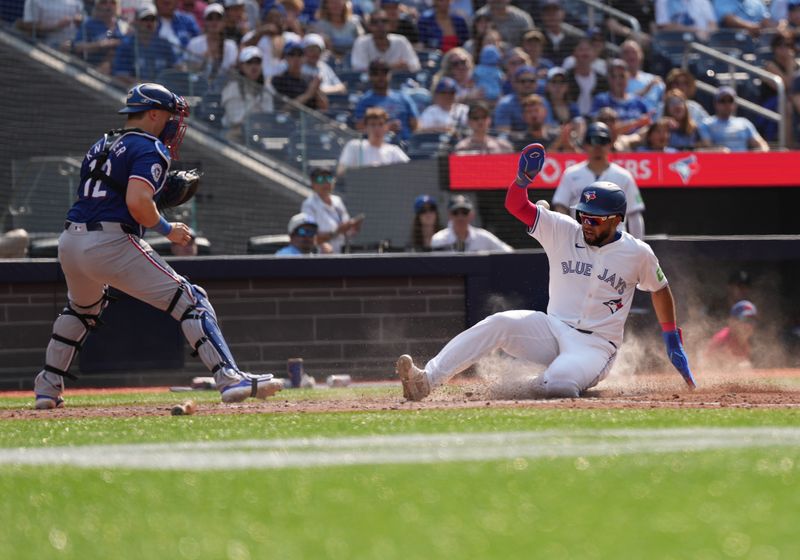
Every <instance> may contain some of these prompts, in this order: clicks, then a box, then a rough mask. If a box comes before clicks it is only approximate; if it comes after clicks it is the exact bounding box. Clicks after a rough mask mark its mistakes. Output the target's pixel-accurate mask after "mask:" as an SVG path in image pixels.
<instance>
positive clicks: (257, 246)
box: [247, 233, 289, 255]
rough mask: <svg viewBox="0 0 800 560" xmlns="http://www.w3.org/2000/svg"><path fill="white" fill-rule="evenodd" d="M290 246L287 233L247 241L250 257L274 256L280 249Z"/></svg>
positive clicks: (261, 236)
mask: <svg viewBox="0 0 800 560" xmlns="http://www.w3.org/2000/svg"><path fill="white" fill-rule="evenodd" d="M288 244H289V236H288V235H287V234H285V233H283V234H278V235H256V236H254V237H251V238H250V239H248V240H247V254H248V255H272V254H274V253H275V251H277V250H278V249H281V248H283V247H286V246H287V245H288Z"/></svg>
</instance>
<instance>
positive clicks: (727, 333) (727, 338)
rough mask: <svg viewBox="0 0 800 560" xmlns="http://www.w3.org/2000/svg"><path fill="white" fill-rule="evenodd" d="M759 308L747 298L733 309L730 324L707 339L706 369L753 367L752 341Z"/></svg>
mask: <svg viewBox="0 0 800 560" xmlns="http://www.w3.org/2000/svg"><path fill="white" fill-rule="evenodd" d="M757 317H758V310H757V309H756V306H755V305H754V304H753V303H752V302H750V301H748V300H741V301H738V302H736V303H735V304H734V306H733V307H732V308H731V310H730V316H729V317H728V324H727V326H726V327H725V328H723V329H722V330H720V331H719V332H717V333H716V334H715V335H714V336H713V337H712V338H711V340H710V341H708V343H707V345H706V347H705V350H704V351H703V354H702V363H703V367H705V368H720V369H722V368H724V369H725V370H726V371H727V370H730V369H732V368H746V369H747V368H751V367H753V363H752V349H751V347H750V340H751V339H752V337H753V335H754V334H755V329H756V321H757Z"/></svg>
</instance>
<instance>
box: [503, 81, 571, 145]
mask: <svg viewBox="0 0 800 560" xmlns="http://www.w3.org/2000/svg"><path fill="white" fill-rule="evenodd" d="M521 103H522V120H523V121H525V124H526V125H527V127H528V128H527V129H526V130H525V132H524V133H516V134H512V138H514V149H515V150H518V151H519V150H522V149H523V148H524V147H525V146H527V145H529V144H533V143H539V144H542V145H543V146H544V147H545V148H547V150H548V151H549V152H564V151H566V152H574V151H577V146H576V145H574V144H572V143H571V142H570V132H571V128H570V126H564V127H561V126H558V125H556V126H550V125H548V124H547V107H546V106H545V102H544V98H543V97H542V96H541V95H537V94H535V93H534V94H532V95H529V96H527V97H525V98H523V99H522V102H521Z"/></svg>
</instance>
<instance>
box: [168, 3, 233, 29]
mask: <svg viewBox="0 0 800 560" xmlns="http://www.w3.org/2000/svg"><path fill="white" fill-rule="evenodd" d="M221 6H222V4H220V7H221ZM207 7H208V3H207V2H205V1H204V0H179V1H178V9H179V10H180V11H182V12H184V13H186V14H189V15H190V16H192V17H193V18H194V22H195V23H196V24H197V28H198V29H200V30H203V29H204V26H205V18H204V17H203V16H204V14H205V12H206V8H207ZM223 11H224V10H223Z"/></svg>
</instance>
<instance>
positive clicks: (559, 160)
mask: <svg viewBox="0 0 800 560" xmlns="http://www.w3.org/2000/svg"><path fill="white" fill-rule="evenodd" d="M517 160H518V156H517V154H497V155H451V156H450V188H451V189H453V190H481V189H484V190H493V189H505V188H507V187H508V184H509V183H510V182H511V180H512V179H513V178H514V176H515V175H516V173H517ZM585 160H586V156H585V155H584V154H548V156H547V161H546V162H545V164H544V167H543V168H542V171H541V173H539V176H538V177H536V180H535V181H534V182H533V184H532V185H531V186H532V188H539V189H555V188H556V187H557V186H558V183H559V181H560V180H561V175H562V174H563V173H564V169H566V168H567V167H568V166H570V165H572V164H574V163H579V162H582V161H585ZM611 161H613V162H614V163H616V164H618V165H621V166H622V167H624V168H625V169H627V170H628V171H630V172H631V174H632V175H633V177H634V179H636V183H637V184H638V185H639V187H641V188H650V189H654V188H680V187H687V188H723V187H762V186H763V187H800V174H798V169H799V168H800V152H767V153H758V152H744V153H737V154H723V153H711V152H701V153H692V152H682V153H671V154H670V153H661V152H658V153H653V152H651V153H648V152H642V153H619V154H612V156H611Z"/></svg>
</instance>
